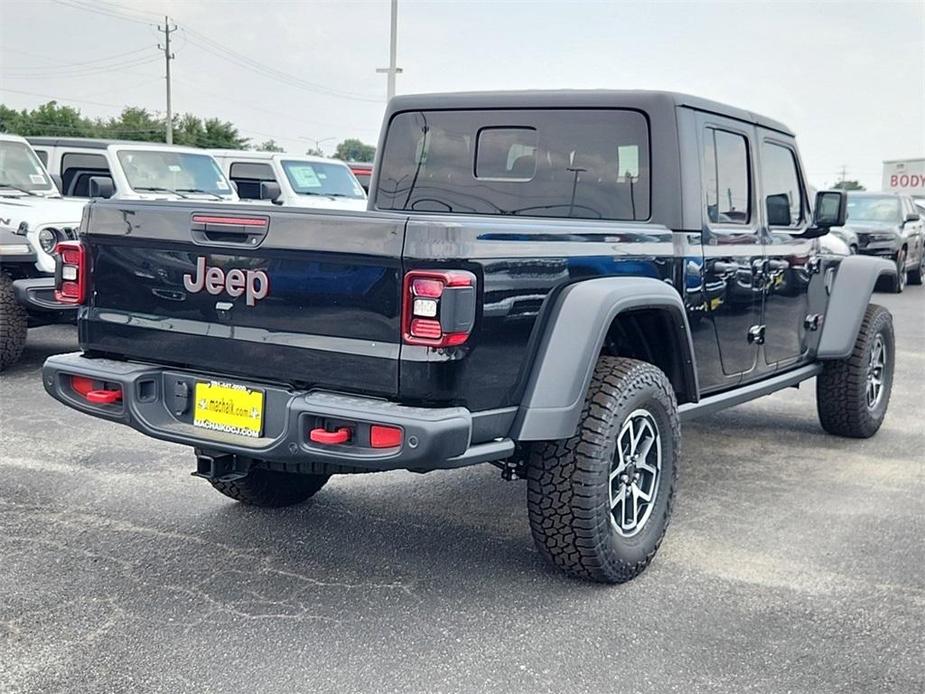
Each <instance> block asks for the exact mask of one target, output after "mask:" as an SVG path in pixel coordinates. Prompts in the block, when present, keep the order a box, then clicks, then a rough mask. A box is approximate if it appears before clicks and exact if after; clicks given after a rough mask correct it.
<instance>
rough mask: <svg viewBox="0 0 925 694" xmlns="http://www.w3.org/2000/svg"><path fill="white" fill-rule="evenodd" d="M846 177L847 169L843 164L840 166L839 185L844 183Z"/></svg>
mask: <svg viewBox="0 0 925 694" xmlns="http://www.w3.org/2000/svg"><path fill="white" fill-rule="evenodd" d="M847 176H848V167H847V166H845V165H844V164H842V165H841V181H840V182H841V183H844V182H845V178H846V177H847Z"/></svg>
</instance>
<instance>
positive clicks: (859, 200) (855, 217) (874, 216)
mask: <svg viewBox="0 0 925 694" xmlns="http://www.w3.org/2000/svg"><path fill="white" fill-rule="evenodd" d="M848 221H849V222H890V223H895V224H898V223H899V222H900V221H901V220H900V208H899V198H896V197H893V196H891V195H884V196H883V197H877V196H867V195H865V196H863V197H860V196H855V195H849V196H848Z"/></svg>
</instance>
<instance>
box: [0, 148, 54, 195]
mask: <svg viewBox="0 0 925 694" xmlns="http://www.w3.org/2000/svg"><path fill="white" fill-rule="evenodd" d="M3 188H11V189H19V190H28V191H38V190H41V191H48V190H50V189H51V188H52V182H51V179H50V178H48V175H47V174H46V173H45V168H44V167H43V166H42V164H41V162H40V161H39V160H38V157H36V156H35V154H34V153H33V152H32V150H31V149H30V148H29V146H28V145H24V144H23V143H22V142H15V141H11V140H3V141H0V189H3Z"/></svg>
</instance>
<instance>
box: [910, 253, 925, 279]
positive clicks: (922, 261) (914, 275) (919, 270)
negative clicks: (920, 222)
mask: <svg viewBox="0 0 925 694" xmlns="http://www.w3.org/2000/svg"><path fill="white" fill-rule="evenodd" d="M923 276H925V248H923V249H922V257H920V258H919V264H918V267H916V268H915V270H909V275H908V277H907V281H908V282H909V284H922V280H923V279H925V277H923Z"/></svg>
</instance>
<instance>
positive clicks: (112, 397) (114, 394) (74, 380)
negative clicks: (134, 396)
mask: <svg viewBox="0 0 925 694" xmlns="http://www.w3.org/2000/svg"><path fill="white" fill-rule="evenodd" d="M71 388H73V389H74V392H76V393H79V394H80V395H81V396H83V399H84V400H86V401H87V402H92V403H93V404H94V405H111V404H112V403H114V402H119V401H120V400H122V389H121V388H118V389H116V390H103V389H99V388H94V387H93V379H92V378H87V377H86V376H71Z"/></svg>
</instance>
